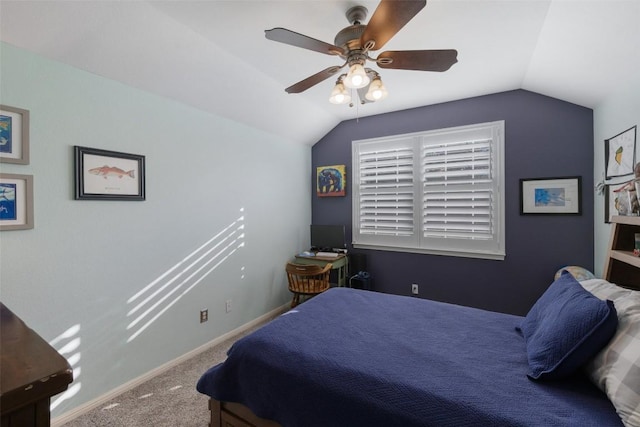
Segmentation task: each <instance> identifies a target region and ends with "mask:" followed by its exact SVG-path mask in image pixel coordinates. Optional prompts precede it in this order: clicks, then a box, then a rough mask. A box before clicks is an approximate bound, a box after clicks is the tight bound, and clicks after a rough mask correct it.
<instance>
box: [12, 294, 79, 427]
mask: <svg viewBox="0 0 640 427" xmlns="http://www.w3.org/2000/svg"><path fill="white" fill-rule="evenodd" d="M0 363H1V365H0V416H1V419H2V427H35V426H37V427H41V426H49V425H50V417H51V415H50V413H49V401H50V399H51V396H54V395H56V394H58V393H61V392H63V391H65V390H66V389H67V387H69V384H70V383H71V382H72V381H73V371H72V370H71V366H69V363H68V362H67V360H66V359H65V358H64V357H62V356H61V355H60V353H58V352H57V351H56V350H55V349H54V348H53V347H51V346H50V345H49V344H48V343H47V342H46V341H45V340H44V339H42V337H40V335H38V334H37V333H35V332H34V331H33V330H31V329H30V328H29V327H28V326H27V325H25V323H24V322H23V321H22V320H21V319H20V318H19V317H18V316H16V315H15V314H13V313H12V312H11V310H9V309H8V308H7V307H5V305H4V304H2V303H0Z"/></svg>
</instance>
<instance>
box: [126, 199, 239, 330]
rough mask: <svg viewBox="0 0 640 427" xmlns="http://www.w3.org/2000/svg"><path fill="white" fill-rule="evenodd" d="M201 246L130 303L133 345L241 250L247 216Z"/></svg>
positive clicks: (128, 302) (135, 296)
mask: <svg viewBox="0 0 640 427" xmlns="http://www.w3.org/2000/svg"><path fill="white" fill-rule="evenodd" d="M243 211H244V209H241V210H240V212H241V216H240V217H238V218H237V219H236V220H235V221H233V222H231V223H230V224H229V225H227V226H226V227H224V228H223V229H222V230H221V231H220V232H219V233H217V234H216V235H215V236H213V237H212V238H210V239H209V240H207V241H206V242H205V243H203V244H202V245H200V246H199V247H198V248H197V249H195V250H194V251H193V252H191V253H190V254H189V255H187V256H186V257H185V258H184V259H182V260H181V261H180V262H178V263H177V264H175V265H174V266H172V267H171V268H170V269H168V270H167V271H166V272H164V273H163V274H161V275H160V276H159V277H158V278H157V279H155V280H153V281H152V282H151V283H149V284H148V285H146V286H145V287H144V288H142V290H140V291H138V292H137V293H136V294H135V295H133V296H132V297H131V298H129V299H128V300H127V304H129V305H130V306H131V309H130V310H129V312H128V313H127V317H128V318H131V319H132V320H131V322H130V323H129V324H128V325H127V330H131V331H132V334H131V336H130V337H129V338H128V339H127V342H131V341H133V340H134V339H136V337H138V336H139V335H140V334H141V333H142V332H143V331H144V330H145V329H147V328H148V327H149V326H151V325H152V324H153V322H155V321H156V320H157V319H158V318H159V317H160V316H162V314H163V313H165V312H166V311H167V310H168V309H169V308H171V306H173V305H174V304H175V303H177V302H178V301H179V300H180V299H181V298H182V297H183V296H184V295H186V294H187V293H188V292H189V291H191V289H193V288H194V287H195V286H197V285H198V284H199V283H200V282H201V281H202V280H204V279H205V278H206V277H207V276H208V275H209V274H211V273H212V272H213V271H215V270H216V269H217V268H218V267H219V266H220V265H221V264H222V263H224V262H225V261H226V260H227V259H228V258H229V257H230V256H231V255H233V254H234V253H235V252H236V251H237V250H238V249H240V248H241V247H243V246H244V237H245V235H244V215H242V212H243Z"/></svg>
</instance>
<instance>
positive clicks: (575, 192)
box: [520, 176, 582, 215]
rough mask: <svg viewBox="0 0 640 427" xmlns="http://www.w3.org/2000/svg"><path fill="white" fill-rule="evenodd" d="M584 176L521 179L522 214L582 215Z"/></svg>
mask: <svg viewBox="0 0 640 427" xmlns="http://www.w3.org/2000/svg"><path fill="white" fill-rule="evenodd" d="M581 191H582V177H579V176H572V177H563V178H531V179H521V180H520V215H581V214H582V204H581V197H580V194H581Z"/></svg>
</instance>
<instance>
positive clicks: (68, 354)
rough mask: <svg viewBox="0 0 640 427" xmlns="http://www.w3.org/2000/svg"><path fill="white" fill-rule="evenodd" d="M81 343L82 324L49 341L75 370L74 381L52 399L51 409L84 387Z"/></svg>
mask: <svg viewBox="0 0 640 427" xmlns="http://www.w3.org/2000/svg"><path fill="white" fill-rule="evenodd" d="M80 344H81V340H80V324H76V325H73V326H72V327H70V328H69V329H67V330H66V331H64V332H63V333H61V334H60V335H58V336H57V337H56V338H54V339H53V340H51V341H50V342H49V345H50V346H51V347H53V348H55V349H56V350H57V351H58V353H60V354H61V355H62V356H63V357H64V358H65V359H67V362H68V363H69V365H71V369H72V370H73V382H72V383H71V385H70V386H69V388H68V389H67V390H65V391H64V392H63V393H62V394H60V395H58V396H56V397H55V398H54V399H53V400H52V401H51V404H50V406H49V410H50V411H53V410H54V409H55V408H57V407H58V406H59V405H60V404H61V403H62V402H64V401H65V400H68V399H71V398H72V397H73V396H75V395H76V394H78V393H79V392H80V389H81V388H82V383H81V382H80V381H78V378H80V374H81V373H82V369H81V367H80V359H81V358H82V355H81V353H80V350H79V348H80Z"/></svg>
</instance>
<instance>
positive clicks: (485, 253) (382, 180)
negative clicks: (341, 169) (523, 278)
mask: <svg viewBox="0 0 640 427" xmlns="http://www.w3.org/2000/svg"><path fill="white" fill-rule="evenodd" d="M503 135H504V122H494V123H485V124H479V125H471V126H464V127H459V128H451V129H444V130H438V131H429V132H422V133H417V134H411V135H402V136H396V137H390V138H379V139H375V140H366V141H354V142H353V174H352V177H353V187H352V188H353V189H354V195H353V238H354V242H353V243H354V245H355V246H356V247H358V246H359V247H371V248H377V249H384V248H388V249H392V250H407V251H413V252H428V253H438V254H450V255H461V256H474V257H485V258H492V259H502V258H504V224H503V219H502V218H503V215H504V203H503V197H502V195H501V191H502V188H503V175H504V173H503V171H504V166H503V164H502V151H503V149H504V139H503Z"/></svg>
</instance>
